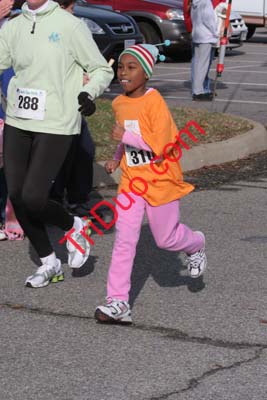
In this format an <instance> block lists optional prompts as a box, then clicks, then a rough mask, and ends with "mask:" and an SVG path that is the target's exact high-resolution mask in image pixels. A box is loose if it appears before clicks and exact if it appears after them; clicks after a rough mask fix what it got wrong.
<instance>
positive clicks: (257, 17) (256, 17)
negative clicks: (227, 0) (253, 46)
mask: <svg viewBox="0 0 267 400" xmlns="http://www.w3.org/2000/svg"><path fill="white" fill-rule="evenodd" d="M232 8H233V10H234V11H237V12H239V13H240V14H241V15H242V17H243V18H244V20H245V23H246V25H247V27H248V35H247V39H250V38H251V37H252V36H253V35H254V33H255V30H256V28H257V27H261V26H266V25H267V1H266V0H234V1H233V5H232Z"/></svg>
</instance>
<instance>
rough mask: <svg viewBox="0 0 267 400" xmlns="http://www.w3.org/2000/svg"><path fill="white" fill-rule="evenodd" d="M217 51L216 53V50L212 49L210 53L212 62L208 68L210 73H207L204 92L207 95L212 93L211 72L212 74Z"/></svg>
mask: <svg viewBox="0 0 267 400" xmlns="http://www.w3.org/2000/svg"><path fill="white" fill-rule="evenodd" d="M215 51H216V48H215V47H212V48H211V51H210V62H209V66H208V72H207V75H206V77H205V80H204V92H205V93H211V88H210V84H211V79H210V78H209V72H210V68H211V65H212V62H213V59H214V55H215Z"/></svg>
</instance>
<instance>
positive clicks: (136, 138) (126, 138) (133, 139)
mask: <svg viewBox="0 0 267 400" xmlns="http://www.w3.org/2000/svg"><path fill="white" fill-rule="evenodd" d="M122 143H124V144H128V145H129V146H133V147H136V148H137V149H141V150H147V151H152V149H151V147H149V146H148V144H146V142H145V141H144V140H143V138H142V136H141V135H136V134H135V133H133V132H130V131H125V132H124V134H123V137H122Z"/></svg>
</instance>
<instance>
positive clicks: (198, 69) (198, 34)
mask: <svg viewBox="0 0 267 400" xmlns="http://www.w3.org/2000/svg"><path fill="white" fill-rule="evenodd" d="M191 19H192V27H193V29H192V47H193V62H192V76H193V82H192V83H193V85H192V86H193V88H192V91H193V100H196V101H211V100H212V93H209V92H208V93H206V92H205V88H204V82H205V80H207V74H208V71H209V68H210V60H211V50H212V46H214V45H216V43H217V41H218V33H217V23H216V17H215V13H214V9H213V5H212V2H211V0H192V6H191Z"/></svg>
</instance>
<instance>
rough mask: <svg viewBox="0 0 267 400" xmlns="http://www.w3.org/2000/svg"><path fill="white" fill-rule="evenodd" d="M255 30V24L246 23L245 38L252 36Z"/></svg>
mask: <svg viewBox="0 0 267 400" xmlns="http://www.w3.org/2000/svg"><path fill="white" fill-rule="evenodd" d="M255 31H256V26H255V25H248V34H247V40H249V39H251V38H252V36H253V35H254V33H255Z"/></svg>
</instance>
